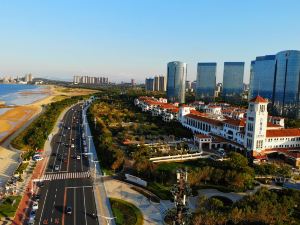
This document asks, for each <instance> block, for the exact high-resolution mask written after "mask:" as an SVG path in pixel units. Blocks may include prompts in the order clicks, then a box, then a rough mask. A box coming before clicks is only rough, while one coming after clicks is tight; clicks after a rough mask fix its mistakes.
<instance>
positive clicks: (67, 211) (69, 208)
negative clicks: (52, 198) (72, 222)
mask: <svg viewBox="0 0 300 225" xmlns="http://www.w3.org/2000/svg"><path fill="white" fill-rule="evenodd" d="M66 213H67V214H68V215H71V214H72V207H71V206H68V207H67V209H66Z"/></svg>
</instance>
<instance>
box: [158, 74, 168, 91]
mask: <svg viewBox="0 0 300 225" xmlns="http://www.w3.org/2000/svg"><path fill="white" fill-rule="evenodd" d="M166 87H167V81H166V77H165V76H159V91H166Z"/></svg>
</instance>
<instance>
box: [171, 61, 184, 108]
mask: <svg viewBox="0 0 300 225" xmlns="http://www.w3.org/2000/svg"><path fill="white" fill-rule="evenodd" d="M186 77H187V64H186V63H183V62H178V61H175V62H170V63H168V77H167V97H168V99H169V101H171V102H179V103H184V102H185V81H186Z"/></svg>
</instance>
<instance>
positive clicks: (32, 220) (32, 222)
mask: <svg viewBox="0 0 300 225" xmlns="http://www.w3.org/2000/svg"><path fill="white" fill-rule="evenodd" d="M34 223H35V219H34V218H29V221H28V222H27V224H28V225H34Z"/></svg>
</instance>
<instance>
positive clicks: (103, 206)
mask: <svg viewBox="0 0 300 225" xmlns="http://www.w3.org/2000/svg"><path fill="white" fill-rule="evenodd" d="M89 106H90V104H89V105H88V106H87V107H85V108H84V109H83V112H82V115H83V119H84V118H86V111H87V109H88V108H89ZM84 122H86V123H87V129H86V131H87V134H86V137H88V136H92V134H91V130H90V126H89V124H88V122H87V121H84ZM87 141H88V140H87ZM90 152H91V153H92V154H93V160H94V161H98V156H97V152H96V148H95V145H94V141H93V138H91V140H90ZM91 166H93V165H92V164H91V162H90V167H91ZM96 169H97V175H96V176H98V175H100V176H102V171H101V167H100V163H99V162H98V163H96ZM93 186H94V196H95V202H96V207H97V212H98V215H101V216H106V217H113V213H112V210H111V205H110V202H109V199H108V197H107V194H106V188H105V184H104V182H103V178H102V177H100V179H99V178H97V179H95V182H94V185H93ZM98 221H99V222H100V224H103V225H105V224H106V223H107V222H106V220H105V219H104V218H103V217H100V216H99V217H98ZM110 224H111V225H115V221H114V220H112V221H111V222H110Z"/></svg>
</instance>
